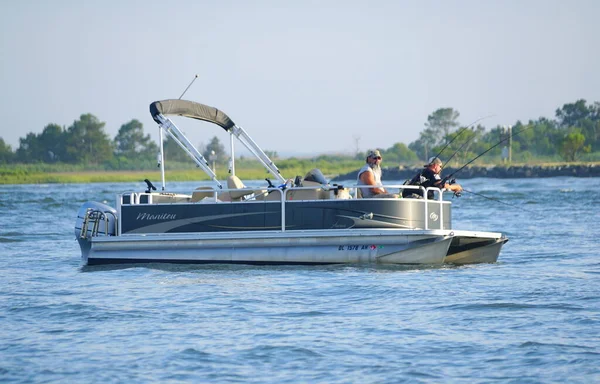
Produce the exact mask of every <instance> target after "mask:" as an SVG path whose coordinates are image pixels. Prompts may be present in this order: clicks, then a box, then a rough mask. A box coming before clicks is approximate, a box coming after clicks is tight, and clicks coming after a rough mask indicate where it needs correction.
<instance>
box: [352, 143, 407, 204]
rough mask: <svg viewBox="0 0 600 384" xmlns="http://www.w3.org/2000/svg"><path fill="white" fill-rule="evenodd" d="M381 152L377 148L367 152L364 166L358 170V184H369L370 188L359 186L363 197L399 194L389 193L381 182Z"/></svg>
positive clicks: (394, 196) (388, 196) (382, 196)
mask: <svg viewBox="0 0 600 384" xmlns="http://www.w3.org/2000/svg"><path fill="white" fill-rule="evenodd" d="M381 160H382V158H381V153H380V152H379V151H378V150H377V149H375V150H372V151H369V152H368V153H367V159H366V163H367V164H365V165H364V167H362V168H361V169H360V170H359V171H358V180H357V184H358V185H368V186H371V187H370V188H359V191H360V194H361V195H362V197H363V198H396V197H398V195H396V194H393V193H388V191H386V190H385V188H383V186H382V184H381Z"/></svg>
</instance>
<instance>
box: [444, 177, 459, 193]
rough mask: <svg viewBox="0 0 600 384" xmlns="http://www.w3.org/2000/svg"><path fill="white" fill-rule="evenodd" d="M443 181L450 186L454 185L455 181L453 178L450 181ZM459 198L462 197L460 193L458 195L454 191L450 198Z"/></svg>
mask: <svg viewBox="0 0 600 384" xmlns="http://www.w3.org/2000/svg"><path fill="white" fill-rule="evenodd" d="M444 181H445V183H448V184H450V185H452V184H456V179H455V178H452V179H450V180H447V179H444ZM461 196H462V193H460V192H458V191H454V196H452V198H454V197H461Z"/></svg>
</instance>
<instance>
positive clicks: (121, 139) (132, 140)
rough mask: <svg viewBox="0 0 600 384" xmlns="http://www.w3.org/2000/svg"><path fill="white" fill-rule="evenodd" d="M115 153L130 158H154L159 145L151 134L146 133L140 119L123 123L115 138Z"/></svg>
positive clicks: (141, 159)
mask: <svg viewBox="0 0 600 384" xmlns="http://www.w3.org/2000/svg"><path fill="white" fill-rule="evenodd" d="M114 148H115V155H116V156H118V157H124V158H126V159H129V160H140V161H143V160H153V159H155V158H156V154H157V153H158V146H157V145H156V143H154V141H152V139H151V138H150V135H149V134H146V135H144V130H143V125H142V123H141V122H139V121H138V120H135V119H133V120H131V121H130V122H128V123H126V124H123V125H121V128H119V132H118V133H117V136H115V140H114Z"/></svg>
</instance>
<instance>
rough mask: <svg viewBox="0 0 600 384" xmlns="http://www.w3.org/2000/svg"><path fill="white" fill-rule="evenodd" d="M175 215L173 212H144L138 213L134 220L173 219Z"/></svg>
mask: <svg viewBox="0 0 600 384" xmlns="http://www.w3.org/2000/svg"><path fill="white" fill-rule="evenodd" d="M176 218H177V215H176V214H174V213H159V214H158V215H151V214H149V213H146V212H141V213H138V215H137V218H136V220H175V219H176Z"/></svg>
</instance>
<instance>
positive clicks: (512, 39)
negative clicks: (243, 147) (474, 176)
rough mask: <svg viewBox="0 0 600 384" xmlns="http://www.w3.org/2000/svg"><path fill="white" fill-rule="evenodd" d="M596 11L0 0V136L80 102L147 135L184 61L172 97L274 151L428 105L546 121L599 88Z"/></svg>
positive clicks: (375, 130) (201, 137)
mask: <svg viewBox="0 0 600 384" xmlns="http://www.w3.org/2000/svg"><path fill="white" fill-rule="evenodd" d="M599 15H600V1H596V0H591V1H566V0H560V1H553V0H551V1H548V0H543V1H526V0H518V1H511V0H507V1H491V0H489V1H484V0H477V1H399V0H398V1H351V0H342V1H242V0H239V1H200V0H190V1H151V0H143V1H128V0H120V1H107V0H104V1H84V0H73V1H67V0H53V1H46V0H43V1H42V0H40V1H32V0H0V62H1V65H2V71H1V72H0V89H1V93H0V111H1V112H2V119H3V121H2V124H0V137H2V138H3V139H4V140H5V141H6V142H7V143H8V144H10V145H11V146H12V147H13V149H16V148H17V147H18V143H19V138H20V137H24V136H25V135H26V134H27V133H28V132H35V133H40V132H41V131H42V130H43V128H44V127H45V126H46V125H48V124H50V123H56V124H59V125H64V126H66V127H68V126H69V125H71V124H72V123H73V121H74V120H76V119H79V116H80V115H81V114H83V113H92V114H94V115H95V116H97V117H98V118H99V119H100V120H101V121H104V122H106V127H105V128H106V131H107V133H109V135H110V136H111V138H112V137H114V136H115V135H116V133H117V132H118V130H119V128H120V126H121V125H122V124H124V123H127V122H128V121H130V120H131V119H134V118H135V119H138V120H140V121H141V122H142V123H143V124H144V130H145V131H146V132H148V133H150V134H151V135H152V137H153V138H154V139H155V140H156V139H157V137H158V136H157V131H158V129H157V127H156V124H155V123H154V122H153V120H152V119H151V117H150V114H149V112H148V106H149V104H150V103H151V102H152V101H155V100H162V99H168V98H178V97H179V96H180V95H181V93H182V92H183V90H184V89H185V87H186V86H187V85H188V84H189V83H190V81H191V80H192V79H193V77H194V75H195V74H198V75H199V78H198V79H197V80H196V82H195V83H194V85H193V86H192V87H191V88H190V90H189V91H188V92H187V94H186V95H185V97H184V98H185V99H188V100H193V101H197V102H200V103H204V104H207V105H210V106H214V107H217V108H219V109H221V110H223V111H224V112H225V113H226V114H228V115H229V116H230V117H231V118H232V120H233V121H234V122H236V123H237V124H238V125H240V126H242V127H244V128H245V129H246V130H247V131H248V133H249V134H250V135H251V136H252V138H253V139H254V140H255V141H256V142H257V143H258V144H259V145H260V146H261V147H262V148H263V149H265V150H275V151H277V152H279V153H280V154H307V153H342V152H344V153H351V152H353V151H354V150H355V149H356V143H357V142H358V146H359V149H360V150H366V149H368V148H372V147H379V148H387V147H389V146H391V145H392V144H394V143H396V142H404V143H406V144H408V143H410V142H411V141H414V140H415V139H416V138H417V137H418V134H419V132H420V131H421V130H422V129H423V124H424V123H425V122H426V120H427V116H428V115H429V114H430V113H432V112H433V111H434V110H436V109H438V108H441V107H452V108H454V109H456V110H458V111H459V112H460V122H461V123H462V124H465V125H466V124H469V123H470V122H472V121H473V120H476V119H477V118H479V117H482V116H486V115H489V114H494V115H495V117H493V118H489V119H486V120H484V121H483V122H482V123H483V124H484V125H485V126H486V127H487V128H491V127H494V126H496V125H498V124H502V125H504V124H514V122H516V121H517V120H523V121H527V120H529V119H537V118H538V117H540V116H545V117H549V118H552V117H554V111H555V110H556V108H558V107H561V106H562V105H563V104H565V103H570V102H574V101H576V100H577V99H580V98H584V99H586V100H588V102H593V101H600V70H599V68H600V49H599V47H600V22H599V21H598V20H599V19H598V16H599ZM180 121H182V120H179V119H178V120H176V123H179V122H180ZM181 125H182V127H183V128H184V130H185V131H186V132H187V133H188V135H189V136H190V139H191V141H192V142H193V143H200V142H204V143H206V142H208V141H209V139H210V138H211V137H213V136H215V135H217V136H218V137H219V138H220V139H221V140H226V139H227V136H226V135H225V134H224V133H223V134H222V133H221V132H222V131H219V130H220V128H218V127H217V126H215V125H206V124H199V123H195V122H191V124H190V123H189V122H182V123H181ZM197 128H198V129H197Z"/></svg>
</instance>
